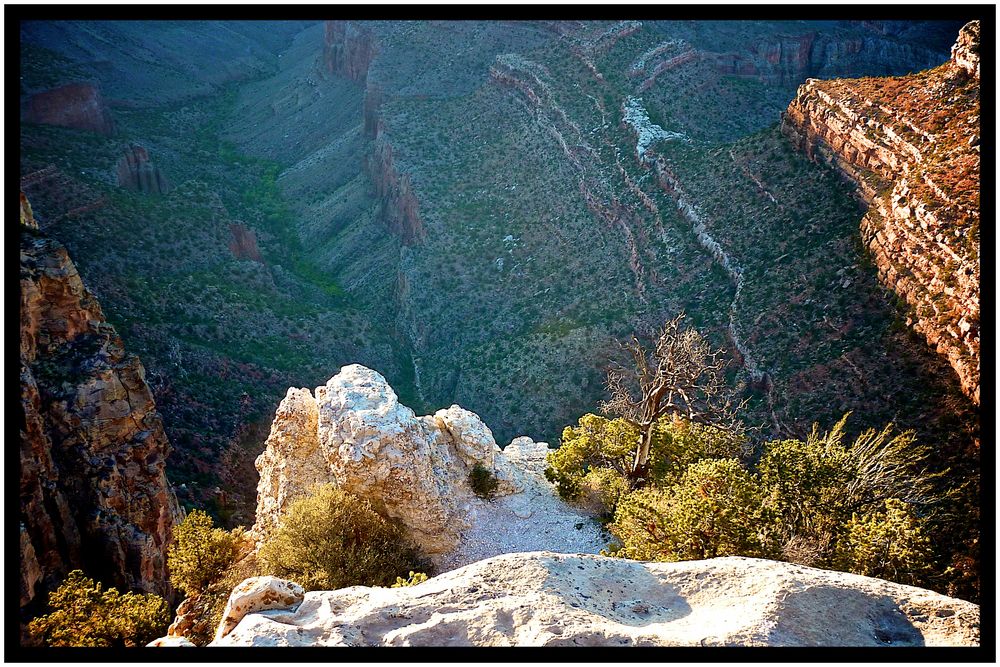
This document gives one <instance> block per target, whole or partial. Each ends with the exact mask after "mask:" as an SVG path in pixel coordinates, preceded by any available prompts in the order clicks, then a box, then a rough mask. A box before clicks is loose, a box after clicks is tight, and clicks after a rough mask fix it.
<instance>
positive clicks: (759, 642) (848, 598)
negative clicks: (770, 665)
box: [154, 552, 979, 647]
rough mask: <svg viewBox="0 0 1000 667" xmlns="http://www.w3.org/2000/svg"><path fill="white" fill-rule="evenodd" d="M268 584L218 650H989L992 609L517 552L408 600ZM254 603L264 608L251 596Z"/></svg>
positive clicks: (888, 590) (859, 580) (363, 591)
mask: <svg viewBox="0 0 1000 667" xmlns="http://www.w3.org/2000/svg"><path fill="white" fill-rule="evenodd" d="M261 579H271V578H261ZM261 579H251V580H248V581H247V582H244V584H243V585H241V586H238V587H237V589H236V590H234V592H233V596H232V598H231V599H230V607H229V609H231V610H232V611H234V612H241V613H236V614H234V615H233V617H232V618H230V619H227V621H228V622H224V625H222V626H220V628H219V638H218V639H216V641H214V642H212V644H210V646H872V647H875V646H879V647H889V646H977V645H978V644H979V607H978V606H977V605H974V604H972V603H970V602H965V601H963V600H958V599H955V598H949V597H946V596H944V595H940V594H938V593H932V592H930V591H927V590H923V589H920V588H914V587H911V586H903V585H901V584H894V583H890V582H887V581H882V580H880V579H871V578H869V577H862V576H859V575H854V574H846V573H843V572H829V571H826V570H817V569H813V568H808V567H802V566H799V565H792V564H790V563H781V562H775V561H767V560H759V559H755V558H739V557H728V558H714V559H711V560H702V561H686V562H681V563H640V562H636V561H630V560H624V559H618V558H606V557H603V556H590V555H561V554H555V553H551V552H535V553H518V554H507V555H503V556H498V557H496V558H491V559H489V560H484V561H480V562H478V563H474V564H472V565H469V566H467V567H464V568H461V569H459V570H455V571H454V572H449V573H447V574H444V575H441V576H438V577H434V578H432V579H430V580H428V581H426V582H424V583H422V584H419V585H416V586H412V587H408V588H367V587H363V586H353V587H351V588H344V589H341V590H338V591H313V592H309V593H305V594H304V595H303V594H302V591H301V588H298V587H297V586H295V585H294V584H291V583H286V582H282V581H281V580H277V581H262V580H261ZM279 584H283V586H279ZM254 590H257V591H259V593H258V598H259V599H251V597H250V596H249V595H248V594H247V593H248V592H250V591H254ZM266 592H271V596H270V598H269V600H270V601H269V602H267V601H265V600H264V599H263V595H264V594H265V593H266ZM279 593H281V595H280V596H279ZM279 597H281V598H283V599H284V600H287V601H288V602H287V603H282V602H281V601H278V598H279ZM257 610H261V611H257ZM247 612H250V613H247ZM244 614H245V615H244ZM230 628H232V629H230ZM182 641H183V640H182V639H176V638H174V640H173V642H172V643H173V645H181V644H180V642H182ZM154 644H155V643H154ZM161 645H168V644H167V643H164V644H161Z"/></svg>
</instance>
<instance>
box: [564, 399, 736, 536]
mask: <svg viewBox="0 0 1000 667" xmlns="http://www.w3.org/2000/svg"><path fill="white" fill-rule="evenodd" d="M639 439H640V433H639V429H638V428H636V427H635V426H634V425H633V424H630V423H629V422H627V421H625V420H624V419H613V420H609V419H606V418H604V417H599V416H597V415H593V414H587V415H584V416H583V417H580V420H579V422H578V425H577V426H575V427H574V426H568V427H566V428H565V429H564V430H563V435H562V443H561V445H560V447H559V449H557V450H555V451H554V452H550V453H549V456H548V463H549V466H548V468H547V469H546V471H545V476H546V478H547V479H548V480H549V481H550V482H552V483H553V484H555V485H556V489H557V490H558V492H559V495H560V497H562V498H563V499H565V500H571V501H580V502H581V503H582V504H584V505H587V506H589V507H591V508H592V509H594V510H595V511H597V512H598V513H601V514H604V515H606V516H609V517H610V516H613V515H614V513H615V509H616V508H617V506H618V502H619V501H620V500H621V498H622V497H623V496H624V495H625V494H627V493H628V492H629V491H630V490H631V481H630V478H629V475H628V473H629V471H630V470H631V467H632V463H633V460H634V458H635V449H636V446H637V445H638V443H639ZM748 449H749V447H748V444H747V441H746V438H744V437H743V436H740V435H735V434H733V433H730V432H728V431H725V430H723V429H720V428H716V427H714V426H704V425H701V424H695V423H691V422H689V421H687V420H683V419H676V420H675V419H672V418H664V419H661V420H660V421H659V422H657V424H655V425H654V427H653V437H652V440H651V441H650V459H649V462H650V463H649V465H650V469H649V474H650V480H651V482H652V484H653V485H656V486H663V485H666V484H668V483H673V482H676V481H677V480H678V479H679V478H680V476H681V475H682V474H683V473H684V471H685V470H687V468H688V466H689V465H691V464H692V463H696V462H698V461H700V460H702V459H722V458H737V459H741V458H745V457H746V455H747V452H748Z"/></svg>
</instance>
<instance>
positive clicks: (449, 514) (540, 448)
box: [252, 364, 607, 571]
mask: <svg viewBox="0 0 1000 667" xmlns="http://www.w3.org/2000/svg"><path fill="white" fill-rule="evenodd" d="M547 452H548V446H547V445H546V444H545V443H536V442H532V441H531V439H530V438H524V437H522V438H516V439H515V440H514V441H513V442H512V443H511V444H510V445H508V446H507V448H506V449H504V450H503V451H501V449H500V447H499V446H498V445H497V444H496V441H495V440H494V439H493V434H492V432H491V431H490V429H489V428H488V427H487V426H486V424H484V423H483V422H482V420H481V419H479V417H478V416H477V415H476V414H474V413H472V412H469V411H468V410H465V409H463V408H461V407H459V406H457V405H453V406H451V407H450V408H448V409H446V410H438V411H437V412H436V413H434V414H433V415H427V416H422V417H418V416H416V415H415V414H414V412H413V410H411V409H410V408H408V407H406V406H405V405H401V404H400V403H399V400H398V399H397V397H396V393H395V392H394V391H393V390H392V387H390V386H389V384H388V383H387V382H386V380H385V378H384V377H382V376H381V375H379V374H378V373H377V372H375V371H373V370H371V369H369V368H365V367H364V366H360V365H357V364H353V365H350V366H345V367H344V368H342V369H341V370H340V373H338V374H337V375H335V376H334V377H333V378H331V379H330V380H329V381H328V382H327V383H326V385H324V386H321V387H317V388H316V391H315V393H311V392H310V391H309V390H308V389H297V388H292V389H289V390H288V394H287V395H286V396H285V398H284V400H283V401H282V402H281V404H280V405H279V406H278V410H277V413H276V415H275V419H274V423H273V424H272V425H271V432H270V435H269V437H268V439H267V442H266V444H265V449H264V452H263V453H262V454H261V455H260V457H258V459H257V462H256V465H257V469H258V471H259V472H260V483H259V485H258V487H257V520H256V524H255V525H254V527H253V531H252V534H253V535H254V536H255V537H256V538H257V539H258V540H263V539H265V538H266V537H267V536H268V535H269V534H271V533H272V532H273V531H274V530H275V529H276V527H277V526H278V525H279V524H280V522H281V517H282V513H283V512H284V511H285V509H286V508H287V507H288V505H289V503H290V502H291V501H292V500H293V499H294V498H296V497H298V496H301V495H303V494H304V493H306V492H308V490H309V488H310V487H311V486H312V485H314V484H319V483H328V482H333V483H335V484H337V485H338V486H340V487H341V488H343V489H344V490H346V491H349V492H351V493H354V494H355V495H358V496H361V497H364V498H367V499H368V500H370V501H371V502H372V504H373V505H374V506H375V507H376V508H378V509H379V510H381V511H383V512H384V513H385V514H387V515H389V516H392V517H395V518H397V519H399V520H400V522H401V523H402V524H403V525H404V526H405V527H406V529H407V532H408V534H409V536H410V538H411V540H412V541H413V542H414V543H415V544H416V545H417V546H418V547H419V548H420V549H421V550H422V551H423V552H424V553H425V554H427V555H428V556H429V557H430V558H431V559H432V561H433V563H434V565H435V567H436V568H437V570H438V571H444V570H448V569H451V568H455V567H459V566H461V565H465V564H468V563H470V562H474V561H477V560H480V559H482V558H487V557H490V556H495V555H497V554H502V553H508V552H513V551H534V550H539V549H547V550H550V551H562V552H590V553H596V552H597V551H598V550H600V549H601V548H602V547H604V546H605V545H606V543H607V538H606V537H605V536H603V535H602V534H601V530H600V527H599V526H598V524H597V523H596V521H594V520H593V518H592V517H591V516H590V515H588V514H586V513H585V512H584V511H582V510H578V509H576V508H573V507H570V506H569V505H567V504H565V503H564V502H562V501H561V500H560V499H559V498H558V497H557V496H556V495H555V492H554V490H553V486H552V485H551V484H549V483H548V482H547V481H546V480H545V478H544V470H545V466H546V463H545V457H546V454H547ZM476 464H479V465H482V466H484V467H485V468H487V469H488V470H490V471H492V472H493V474H494V475H495V476H496V477H497V480H498V488H497V492H496V495H497V497H496V498H493V499H484V498H480V497H478V496H476V495H475V494H474V493H473V490H472V487H471V486H470V484H469V479H468V478H469V473H470V472H471V470H472V469H473V468H474V467H475V466H476Z"/></svg>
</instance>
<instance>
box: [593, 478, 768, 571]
mask: <svg viewBox="0 0 1000 667" xmlns="http://www.w3.org/2000/svg"><path fill="white" fill-rule="evenodd" d="M765 523H766V521H765V520H764V518H763V517H762V509H761V495H760V489H759V487H758V486H757V484H756V483H755V480H754V478H753V477H752V476H751V475H750V473H748V472H747V471H746V470H745V469H744V468H743V467H742V466H741V465H740V462H739V461H736V460H734V459H717V460H714V459H705V460H702V461H699V462H697V463H693V464H691V465H690V466H688V469H687V471H686V472H685V473H684V474H683V475H682V476H681V478H680V480H679V481H678V483H677V484H675V485H671V486H668V487H665V488H657V487H647V488H643V489H640V490H638V491H635V492H634V493H632V494H630V495H629V496H627V497H626V498H625V499H623V500H622V501H621V503H620V504H619V506H618V511H617V512H616V513H615V520H614V522H613V523H612V524H611V525H610V526H609V529H610V530H611V533H612V534H613V535H614V536H615V537H617V538H618V539H619V540H620V541H621V545H622V546H621V549H620V550H619V551H618V552H617V554H618V555H621V556H625V557H627V558H634V559H637V560H659V561H677V560H694V559H701V558H714V557H716V556H755V557H767V556H768V555H769V554H768V550H767V548H766V546H765V541H764V539H763V538H762V527H763V525H764V524H765Z"/></svg>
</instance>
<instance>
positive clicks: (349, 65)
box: [323, 21, 375, 83]
mask: <svg viewBox="0 0 1000 667" xmlns="http://www.w3.org/2000/svg"><path fill="white" fill-rule="evenodd" d="M374 58H375V40H374V37H373V36H372V33H371V31H370V30H368V29H367V28H365V27H364V26H361V25H359V24H358V23H356V22H354V21H327V22H326V24H325V26H324V33H323V65H324V67H325V68H326V71H327V72H329V73H330V74H337V75H339V76H344V77H347V78H348V79H351V80H352V81H357V82H359V83H364V81H365V79H366V78H367V76H368V68H369V67H370V66H371V63H372V60H373V59H374Z"/></svg>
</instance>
